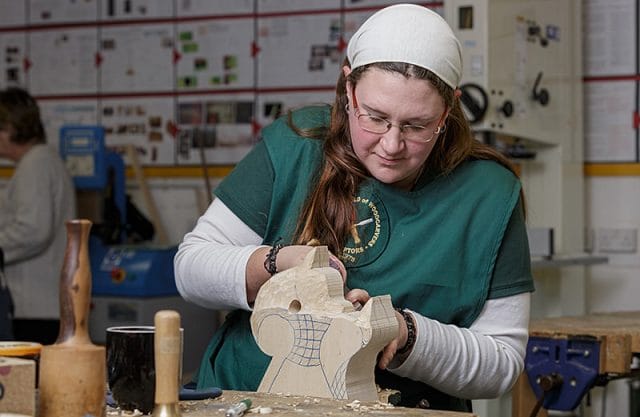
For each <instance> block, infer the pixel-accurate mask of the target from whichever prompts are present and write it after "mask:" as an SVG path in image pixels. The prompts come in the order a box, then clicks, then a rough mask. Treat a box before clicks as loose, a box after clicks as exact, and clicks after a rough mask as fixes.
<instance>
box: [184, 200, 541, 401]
mask: <svg viewBox="0 0 640 417" xmlns="http://www.w3.org/2000/svg"><path fill="white" fill-rule="evenodd" d="M261 242H262V238H261V237H260V236H258V235H257V234H256V233H255V232H254V231H253V230H251V229H250V228H249V227H248V226H247V225H246V224H244V223H243V222H242V220H240V219H239V218H238V217H237V216H236V215H235V214H234V213H233V212H232V211H231V210H229V208H228V207H226V206H225V204H224V203H223V202H222V201H220V200H217V199H216V200H214V202H213V203H212V204H211V205H210V207H209V208H208V209H207V211H206V212H205V213H204V214H203V215H202V216H201V217H200V219H199V220H198V223H197V225H196V227H195V228H194V229H193V231H191V232H190V233H188V234H187V235H186V236H185V237H184V240H183V242H182V243H181V244H180V247H179V248H178V253H177V255H176V257H175V274H176V284H177V287H178V290H179V292H180V294H181V295H182V296H183V297H184V298H185V299H186V300H187V301H190V302H193V303H195V304H198V305H201V306H204V307H208V308H212V309H237V308H239V309H244V310H250V307H249V304H248V303H247V294H246V281H245V274H246V265H247V262H248V260H249V257H250V256H251V254H252V253H253V252H254V251H255V250H256V248H258V247H260V243H261ZM529 307H530V294H529V293H523V294H518V295H514V296H510V297H505V298H500V299H495V300H488V301H487V302H486V303H485V305H484V308H483V310H482V312H481V313H480V316H479V317H478V318H477V319H476V320H475V322H474V323H473V325H472V326H471V327H470V328H468V329H466V328H460V327H457V326H453V325H447V324H442V323H440V322H437V321H435V320H432V319H429V318H427V317H424V316H421V315H420V314H417V313H415V312H412V313H413V316H414V318H415V320H416V323H417V338H416V343H415V345H414V347H413V349H412V351H411V353H410V354H409V356H408V358H407V359H406V360H405V361H404V363H402V364H401V365H399V366H397V367H395V368H389V370H390V371H391V372H393V373H395V374H397V375H399V376H404V377H408V378H411V379H414V380H417V381H421V382H425V383H427V384H429V385H431V386H434V387H436V388H437V389H439V390H441V391H443V392H445V393H448V394H451V395H455V396H457V397H461V398H470V399H471V398H473V399H477V398H494V397H497V396H499V395H501V394H503V393H505V392H507V391H508V390H510V389H511V387H512V386H513V384H514V383H515V381H516V379H517V378H518V376H519V375H520V373H521V372H522V369H523V361H524V356H525V351H526V344H527V340H528V323H529Z"/></svg>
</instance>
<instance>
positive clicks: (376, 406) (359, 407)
mask: <svg viewBox="0 0 640 417" xmlns="http://www.w3.org/2000/svg"><path fill="white" fill-rule="evenodd" d="M390 408H394V405H393V404H389V403H384V402H382V401H376V402H375V403H373V404H371V405H363V404H362V403H361V402H360V401H358V400H354V401H352V402H350V403H348V404H345V405H344V406H343V409H345V410H354V411H359V412H367V411H378V410H387V409H390Z"/></svg>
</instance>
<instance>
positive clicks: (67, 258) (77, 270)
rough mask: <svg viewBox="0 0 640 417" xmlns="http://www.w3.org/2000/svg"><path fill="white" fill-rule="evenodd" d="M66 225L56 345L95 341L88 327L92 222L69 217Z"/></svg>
mask: <svg viewBox="0 0 640 417" xmlns="http://www.w3.org/2000/svg"><path fill="white" fill-rule="evenodd" d="M66 227H67V247H66V251H65V254H64V262H63V264H62V271H61V273H60V333H59V334H58V339H57V340H56V344H64V345H82V344H91V340H90V339H89V330H88V320H89V304H90V302H91V267H90V262H89V231H90V230H91V221H89V220H86V219H81V220H69V221H67V222H66Z"/></svg>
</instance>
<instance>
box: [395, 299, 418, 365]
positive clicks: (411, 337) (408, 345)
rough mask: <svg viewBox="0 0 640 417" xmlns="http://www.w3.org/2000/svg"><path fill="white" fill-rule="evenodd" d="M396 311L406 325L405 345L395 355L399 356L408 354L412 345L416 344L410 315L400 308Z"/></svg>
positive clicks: (414, 328)
mask: <svg viewBox="0 0 640 417" xmlns="http://www.w3.org/2000/svg"><path fill="white" fill-rule="evenodd" d="M396 311H397V312H398V313H400V314H402V317H403V318H404V322H405V323H407V343H405V345H404V347H403V348H402V349H398V350H397V353H399V354H400V355H404V354H405V353H407V352H409V351H410V350H411V349H412V348H413V345H414V344H415V343H416V325H415V323H414V322H413V317H412V316H411V313H409V312H408V311H406V310H403V309H401V308H396Z"/></svg>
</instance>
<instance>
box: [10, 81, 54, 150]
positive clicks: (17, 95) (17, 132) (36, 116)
mask: <svg viewBox="0 0 640 417" xmlns="http://www.w3.org/2000/svg"><path fill="white" fill-rule="evenodd" d="M0 128H2V129H7V130H8V131H9V134H10V139H11V141H12V142H13V143H17V144H26V143H44V142H46V136H45V133H44V127H43V126H42V120H41V119H40V109H39V108H38V104H37V103H36V101H35V100H34V99H33V97H31V95H30V94H29V93H28V92H26V91H25V90H23V89H21V88H17V87H11V88H7V89H6V90H3V91H0Z"/></svg>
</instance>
